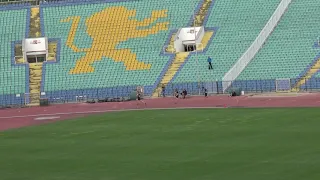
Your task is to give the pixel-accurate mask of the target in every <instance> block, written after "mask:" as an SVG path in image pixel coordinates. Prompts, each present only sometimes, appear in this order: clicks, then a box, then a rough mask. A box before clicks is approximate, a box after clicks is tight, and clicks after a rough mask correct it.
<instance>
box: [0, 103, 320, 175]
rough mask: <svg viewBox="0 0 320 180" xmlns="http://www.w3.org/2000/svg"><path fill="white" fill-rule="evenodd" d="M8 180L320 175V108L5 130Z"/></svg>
mask: <svg viewBox="0 0 320 180" xmlns="http://www.w3.org/2000/svg"><path fill="white" fill-rule="evenodd" d="M0 133H1V135H0V179H1V180H118V179H119V180H169V179H170V180H171V179H172V180H178V179H179V180H180V179H181V180H189V179H190V180H284V179H285V180H319V179H320V143H319V142H320V140H319V138H320V111H319V109H317V108H300V109H298V108H296V109H289V108H288V109H194V110H190V109H188V110H154V111H151V110H148V111H131V112H115V113H107V114H104V115H96V116H91V117H87V118H82V119H77V120H70V121H64V122H58V123H54V124H49V125H41V126H35V127H27V128H21V129H16V130H10V131H5V132H0Z"/></svg>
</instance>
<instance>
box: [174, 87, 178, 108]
mask: <svg viewBox="0 0 320 180" xmlns="http://www.w3.org/2000/svg"><path fill="white" fill-rule="evenodd" d="M174 96H175V104H177V103H178V100H179V91H178V89H176V90H175V91H174Z"/></svg>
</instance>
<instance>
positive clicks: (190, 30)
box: [174, 26, 205, 52]
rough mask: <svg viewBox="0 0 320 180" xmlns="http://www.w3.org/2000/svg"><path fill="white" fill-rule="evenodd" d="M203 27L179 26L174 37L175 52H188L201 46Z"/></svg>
mask: <svg viewBox="0 0 320 180" xmlns="http://www.w3.org/2000/svg"><path fill="white" fill-rule="evenodd" d="M204 33H205V31H204V27H203V26H201V27H187V28H180V29H179V30H178V32H177V34H176V36H175V38H174V49H175V51H176V52H190V51H196V50H197V48H199V47H200V48H201V45H202V44H201V41H202V38H203V36H204Z"/></svg>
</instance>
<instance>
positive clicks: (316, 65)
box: [291, 59, 320, 92]
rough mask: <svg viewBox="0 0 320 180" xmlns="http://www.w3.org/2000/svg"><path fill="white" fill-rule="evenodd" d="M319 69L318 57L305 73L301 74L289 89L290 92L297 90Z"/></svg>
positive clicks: (319, 61) (319, 60)
mask: <svg viewBox="0 0 320 180" xmlns="http://www.w3.org/2000/svg"><path fill="white" fill-rule="evenodd" d="M319 70H320V59H318V60H317V61H316V62H315V63H314V64H313V65H312V66H311V67H310V69H309V70H308V71H307V72H306V74H305V75H303V76H302V77H301V78H300V79H299V81H298V82H297V83H296V85H295V86H294V87H293V88H292V89H291V91H292V92H299V91H300V87H301V86H302V85H304V84H305V83H306V82H307V81H308V80H309V79H311V78H312V77H313V76H314V75H316V73H317V72H319Z"/></svg>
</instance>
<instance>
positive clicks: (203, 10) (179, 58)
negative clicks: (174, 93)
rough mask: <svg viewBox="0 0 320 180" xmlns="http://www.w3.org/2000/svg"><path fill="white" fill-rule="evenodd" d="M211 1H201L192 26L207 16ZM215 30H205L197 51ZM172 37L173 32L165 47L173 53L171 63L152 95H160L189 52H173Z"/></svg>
mask: <svg viewBox="0 0 320 180" xmlns="http://www.w3.org/2000/svg"><path fill="white" fill-rule="evenodd" d="M211 3H213V1H212V0H204V1H203V3H202V4H201V7H200V9H199V12H198V13H197V14H196V16H195V19H194V26H196V27H199V26H202V25H203V22H204V19H205V17H206V16H207V13H208V10H209V7H210V5H211ZM214 33H215V32H213V31H207V32H205V35H204V37H203V39H202V42H201V43H202V46H198V47H197V50H198V51H203V49H202V48H205V47H206V46H207V45H208V43H209V40H210V38H211V37H212V36H213V34H214ZM174 37H175V34H173V35H172V37H171V39H170V43H169V45H168V48H166V53H175V56H174V59H173V61H172V63H171V64H170V66H169V68H168V70H167V71H166V73H165V74H164V76H163V77H162V79H161V81H160V83H159V84H158V85H157V88H156V89H155V90H154V92H153V94H152V97H160V94H161V91H162V87H163V86H164V87H166V86H167V85H168V83H169V82H170V81H172V79H173V77H174V76H175V75H176V74H177V72H178V71H179V69H180V68H181V67H182V66H183V64H184V63H185V61H186V60H187V59H188V57H189V55H190V53H189V52H175V50H174V49H173V48H172V47H173V43H174Z"/></svg>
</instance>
